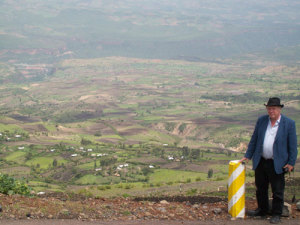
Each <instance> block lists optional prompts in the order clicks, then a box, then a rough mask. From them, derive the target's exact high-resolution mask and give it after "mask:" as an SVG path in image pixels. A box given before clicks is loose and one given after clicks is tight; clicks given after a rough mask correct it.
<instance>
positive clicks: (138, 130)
mask: <svg viewBox="0 0 300 225" xmlns="http://www.w3.org/2000/svg"><path fill="white" fill-rule="evenodd" d="M146 132H147V129H144V128H130V129H127V130H123V131H119V134H120V135H122V136H132V135H136V134H141V133H146Z"/></svg>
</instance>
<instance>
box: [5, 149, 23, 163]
mask: <svg viewBox="0 0 300 225" xmlns="http://www.w3.org/2000/svg"><path fill="white" fill-rule="evenodd" d="M26 154H27V153H26V152H22V151H17V152H13V153H11V154H9V155H8V156H6V157H5V158H4V159H5V160H7V161H13V162H16V163H19V164H22V163H23V162H24V161H25V155H26Z"/></svg>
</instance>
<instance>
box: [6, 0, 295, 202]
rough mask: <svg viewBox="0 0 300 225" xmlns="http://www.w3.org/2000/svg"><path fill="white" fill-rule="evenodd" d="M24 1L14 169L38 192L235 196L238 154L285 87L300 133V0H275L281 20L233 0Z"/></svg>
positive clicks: (10, 76) (12, 88) (13, 86)
mask: <svg viewBox="0 0 300 225" xmlns="http://www.w3.org/2000/svg"><path fill="white" fill-rule="evenodd" d="M17 2H18V1H15V2H14V1H3V2H2V3H1V12H2V16H1V18H2V19H1V23H2V27H1V29H0V36H1V42H0V171H1V173H3V174H8V175H10V176H12V177H15V178H16V179H20V180H23V181H24V183H26V185H28V186H29V187H31V188H32V190H33V191H34V192H35V193H43V192H46V193H52V192H54V193H67V194H69V195H70V196H71V195H77V194H79V195H83V196H86V197H96V198H104V197H137V196H150V197H151V196H161V195H171V196H172V195H185V196H195V195H200V194H205V195H214V196H215V195H218V196H219V195H220V196H221V197H226V195H227V193H226V191H227V189H226V185H227V179H228V163H229V161H230V160H236V159H240V158H242V157H243V154H244V152H245V150H246V148H247V144H248V142H249V140H250V138H251V134H252V131H253V128H254V126H255V122H256V119H257V118H258V117H259V116H260V115H263V114H265V108H264V105H263V104H264V103H266V102H267V100H268V98H269V97H272V96H278V97H280V98H281V99H282V101H283V103H284V105H285V107H284V109H283V113H284V114H285V115H287V116H289V117H291V118H292V119H293V120H295V121H296V126H297V131H298V143H299V140H300V138H299V130H300V116H299V115H300V74H299V73H300V70H299V51H297V49H299V36H297V35H298V34H299V31H300V29H299V24H298V23H297V18H298V17H299V16H297V13H296V12H297V10H295V11H294V10H292V8H297V7H298V8H299V4H298V3H297V2H296V1H288V2H289V3H290V5H289V4H288V3H286V4H285V3H281V1H274V5H272V7H273V8H274V9H275V8H276V9H277V8H280V10H281V11H280V12H281V13H282V14H280V16H279V17H277V20H278V21H275V22H274V21H273V19H274V17H275V16H276V15H274V14H272V13H270V12H265V11H264V10H262V12H258V11H260V10H261V9H260V10H259V9H257V8H255V7H254V8H253V10H250V11H249V12H248V14H247V16H245V17H242V16H241V15H242V13H243V12H244V11H245V9H241V11H239V12H240V14H237V17H231V20H229V17H228V15H227V14H226V13H225V14H221V16H219V14H218V13H219V12H220V11H222V10H221V8H222V7H225V9H228V8H227V7H229V6H224V5H221V6H220V8H218V7H216V5H218V3H219V1H211V3H210V4H208V5H206V7H201V6H202V5H201V4H200V3H197V1H186V2H187V3H184V4H183V5H181V4H180V3H179V1H174V2H173V1H172V3H170V1H161V3H159V5H158V6H155V4H154V3H157V1H141V2H147V3H145V4H144V5H143V4H142V3H141V2H139V3H137V4H138V5H137V6H135V7H133V5H134V2H135V1H130V0H126V1H124V2H123V1H116V2H117V4H116V3H115V4H113V5H111V4H106V3H107V1H80V0H78V1H74V2H75V3H76V4H74V5H73V4H72V1H63V2H64V3H63V4H59V3H58V1H51V7H49V5H47V3H43V2H42V1H38V0H36V1H26V3H24V4H20V5H17ZM74 2H73V3H74ZM122 2H123V3H122ZM200 2H201V1H200ZM234 2H235V1H230V4H232V5H234ZM254 2H256V1H254ZM140 4H141V5H140ZM244 4H246V5H242V6H245V7H246V6H247V7H249V5H248V3H244ZM249 4H250V5H251V3H249ZM282 4H283V5H282ZM204 5H205V4H204ZM138 6H140V9H141V12H140V13H138V10H137V8H136V7H138ZM179 6H182V7H179ZM260 6H261V7H265V5H264V4H262V5H260ZM282 6H284V7H282ZM293 6H294V7H293ZM91 7H93V10H91ZM156 7H158V9H159V11H158V12H159V13H154V12H153V9H156ZM169 7H170V8H171V9H170V8H169ZM193 7H195V11H193V12H192V13H191V14H188V13H187V10H188V9H191V8H193ZM272 7H271V8H272ZM241 8H243V7H241ZM250 8H251V7H250ZM258 8H259V7H258ZM196 9H197V10H198V11H197V10H196ZM200 9H201V10H202V11H203V14H202V17H199V16H197V15H198V14H197V13H198V12H199V10H200ZM213 9H214V10H213ZM222 9H223V8H222ZM263 9H264V8H263ZM15 10H17V12H18V13H20V14H19V16H20V15H22V16H24V20H22V21H21V20H18V16H17V15H16V14H15V13H16V11H15ZM201 10H200V11H201ZM202 11H201V12H202ZM120 12H121V13H120ZM222 12H223V11H222ZM263 12H264V13H263ZM288 12H289V14H288ZM153 13H154V14H153ZM287 14H288V15H289V17H287V18H286V17H285V18H286V19H283V16H282V15H287ZM143 15H147V16H143ZM217 15H218V16H217ZM257 15H259V16H260V17H257ZM58 21H62V24H60V23H59V22H58ZM253 21H254V22H253ZM258 21H263V22H262V23H261V24H260V25H257V23H258ZM252 23H253V24H255V25H253V24H252ZM270 24H272V26H270ZM287 24H288V25H287ZM4 25H5V26H4ZM260 26H262V27H268V29H269V30H264V29H262V28H261V27H260ZM229 27H230V30H229V31H228V30H227V28H229ZM250 28H253V29H254V28H255V29H254V30H255V31H253V30H252V31H251V35H249V36H255V35H258V36H259V37H260V38H261V39H260V40H261V42H258V43H259V44H257V42H256V41H257V40H256V38H254V39H252V38H249V39H247V38H246V36H247V33H246V34H245V33H244V32H245V31H247V32H250V31H249V29H250ZM258 28H259V29H258ZM273 28H274V29H273ZM278 28H282V29H279V31H278ZM286 30H287V31H289V32H285V31H286ZM75 31H76V32H75ZM88 31H90V32H88ZM177 32H179V33H180V34H181V35H177ZM273 32H275V33H276V32H279V34H280V35H282V36H281V37H282V39H283V40H281V37H280V35H278V33H276V35H274V36H273V35H272V34H273ZM237 34H238V35H237ZM254 34H255V35H254ZM240 35H241V36H242V37H241V36H240ZM268 35H269V36H268ZM238 36H239V38H238ZM266 37H268V38H266ZM235 38H236V39H235ZM243 40H244V41H243ZM245 40H247V41H245ZM253 46H254V47H253ZM297 163H298V164H300V161H299V157H298V161H297ZM246 173H247V182H249V186H247V188H248V189H249V190H248V191H247V197H254V187H253V185H252V184H253V172H252V171H251V165H250V164H248V165H247V172H246ZM299 174H300V169H299V167H296V170H295V174H294V175H295V176H296V178H297V179H298V178H299ZM297 181H298V180H297ZM290 184H291V186H290V187H288V188H287V190H288V196H289V195H291V190H292V188H293V187H292V186H296V193H297V195H296V197H297V198H298V199H299V198H300V194H299V193H300V192H299V190H300V185H299V182H298V183H297V182H296V184H293V183H290Z"/></svg>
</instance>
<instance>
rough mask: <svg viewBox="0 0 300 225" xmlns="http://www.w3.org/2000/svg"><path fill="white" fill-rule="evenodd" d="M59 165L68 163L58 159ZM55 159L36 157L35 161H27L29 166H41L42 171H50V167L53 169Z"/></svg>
mask: <svg viewBox="0 0 300 225" xmlns="http://www.w3.org/2000/svg"><path fill="white" fill-rule="evenodd" d="M57 162H58V165H60V164H62V163H64V164H66V163H67V162H68V161H66V160H64V159H61V158H58V159H57ZM52 163H53V158H52V157H36V158H34V159H31V160H28V161H26V165H27V166H35V167H36V166H37V165H38V164H39V165H40V168H41V169H48V168H49V166H50V167H52Z"/></svg>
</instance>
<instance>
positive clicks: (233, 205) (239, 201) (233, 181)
mask: <svg viewBox="0 0 300 225" xmlns="http://www.w3.org/2000/svg"><path fill="white" fill-rule="evenodd" d="M228 212H229V214H230V215H231V216H232V218H245V165H244V164H243V163H240V162H239V160H233V161H230V162H229V179H228Z"/></svg>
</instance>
